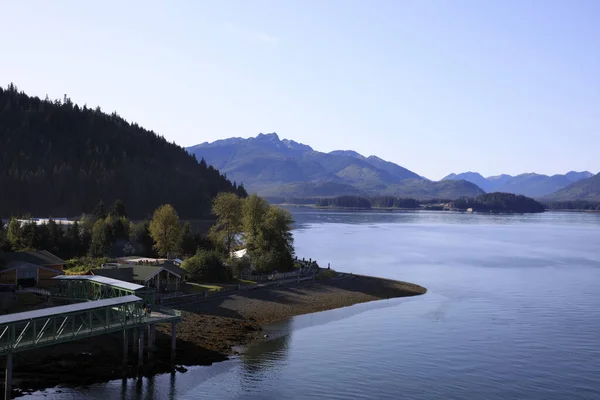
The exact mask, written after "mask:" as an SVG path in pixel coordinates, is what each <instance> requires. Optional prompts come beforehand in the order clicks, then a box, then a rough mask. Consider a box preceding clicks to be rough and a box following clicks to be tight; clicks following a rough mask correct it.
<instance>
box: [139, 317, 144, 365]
mask: <svg viewBox="0 0 600 400" xmlns="http://www.w3.org/2000/svg"><path fill="white" fill-rule="evenodd" d="M143 365H144V328H143V327H141V328H140V339H139V342H138V367H140V368H141V367H142V366H143Z"/></svg>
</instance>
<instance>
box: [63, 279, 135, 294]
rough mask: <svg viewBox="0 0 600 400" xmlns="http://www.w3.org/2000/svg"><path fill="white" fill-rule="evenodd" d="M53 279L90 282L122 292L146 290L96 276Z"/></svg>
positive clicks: (132, 284) (127, 283)
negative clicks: (122, 290) (121, 290)
mask: <svg viewBox="0 0 600 400" xmlns="http://www.w3.org/2000/svg"><path fill="white" fill-rule="evenodd" d="M53 279H58V280H74V281H83V280H85V281H92V282H95V283H100V284H103V285H107V286H112V287H116V288H119V289H124V290H131V291H136V290H139V289H146V287H145V286H142V285H138V284H137V283H130V282H124V281H119V280H117V279H112V278H107V277H105V276H98V275H59V276H55V277H54V278H53Z"/></svg>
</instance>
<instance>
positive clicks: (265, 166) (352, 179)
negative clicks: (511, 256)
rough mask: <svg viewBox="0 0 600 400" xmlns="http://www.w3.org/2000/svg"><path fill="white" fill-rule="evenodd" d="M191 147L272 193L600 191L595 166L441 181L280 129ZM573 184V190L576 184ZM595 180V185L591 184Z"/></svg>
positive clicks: (572, 194)
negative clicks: (320, 147) (286, 135)
mask: <svg viewBox="0 0 600 400" xmlns="http://www.w3.org/2000/svg"><path fill="white" fill-rule="evenodd" d="M187 150H188V151H189V152H190V153H192V154H194V155H195V156H196V158H197V159H201V158H204V159H205V160H206V162H208V163H209V164H211V165H214V166H215V167H216V168H218V169H219V170H220V171H222V172H223V173H225V174H227V177H228V178H230V179H232V180H234V181H237V182H243V183H244V185H245V187H246V189H248V190H249V191H250V192H256V193H258V194H260V195H263V196H271V197H275V196H277V197H328V196H339V195H392V196H400V197H414V198H419V199H430V198H447V199H456V198H459V197H461V196H477V195H480V194H482V193H483V192H488V193H489V192H507V193H515V194H523V195H526V196H529V197H537V198H542V197H543V198H548V199H551V198H553V197H552V194H553V193H555V192H557V191H559V190H560V191H561V192H558V193H557V194H560V199H561V200H565V199H566V200H572V199H575V198H576V196H584V195H585V197H586V199H589V200H592V199H594V198H595V196H596V195H598V197H599V198H600V190H598V194H596V191H595V186H594V184H593V182H591V183H589V182H588V181H590V179H592V177H594V175H593V174H592V173H591V172H588V171H583V172H575V171H571V172H569V173H567V174H564V175H553V176H548V175H542V174H535V173H528V174H521V175H517V176H510V175H498V176H490V177H487V178H486V177H483V176H482V175H480V174H479V173H476V172H465V173H462V174H450V175H448V176H446V177H445V178H444V179H442V180H441V181H439V182H434V181H430V180H428V179H426V178H423V177H422V176H420V175H419V174H417V173H415V172H413V171H410V170H408V169H406V168H404V167H402V166H400V165H397V164H395V163H392V162H389V161H386V160H382V159H381V158H379V157H377V156H373V155H372V156H368V157H366V156H364V155H362V154H359V153H358V152H356V151H353V150H335V151H332V152H329V153H324V152H320V151H316V150H314V149H313V148H312V147H310V146H308V145H306V144H302V143H298V142H295V141H293V140H288V139H280V138H279V136H278V135H277V134H276V133H270V134H259V135H258V136H257V137H254V138H248V139H243V138H230V139H223V140H218V141H215V142H213V143H207V142H205V143H202V144H199V145H196V146H192V147H188V148H187ZM572 185H576V186H574V188H573V189H572V190H571V189H570V188H571V186H572ZM588 185H591V187H588Z"/></svg>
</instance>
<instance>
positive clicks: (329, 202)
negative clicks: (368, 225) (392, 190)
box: [315, 196, 420, 209]
mask: <svg viewBox="0 0 600 400" xmlns="http://www.w3.org/2000/svg"><path fill="white" fill-rule="evenodd" d="M315 205H316V206H317V207H332V208H360V209H371V208H411V209H412V208H419V207H420V203H419V201H417V200H415V199H405V198H401V197H393V196H377V197H362V196H340V197H334V198H327V199H317V200H316V202H315Z"/></svg>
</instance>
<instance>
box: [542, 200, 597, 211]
mask: <svg viewBox="0 0 600 400" xmlns="http://www.w3.org/2000/svg"><path fill="white" fill-rule="evenodd" d="M544 204H545V205H546V207H547V208H548V209H549V210H586V211H600V201H586V200H573V201H551V202H545V203H544Z"/></svg>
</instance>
